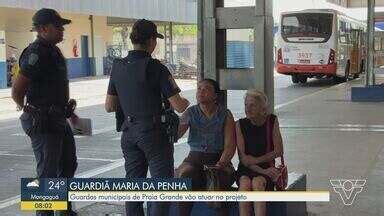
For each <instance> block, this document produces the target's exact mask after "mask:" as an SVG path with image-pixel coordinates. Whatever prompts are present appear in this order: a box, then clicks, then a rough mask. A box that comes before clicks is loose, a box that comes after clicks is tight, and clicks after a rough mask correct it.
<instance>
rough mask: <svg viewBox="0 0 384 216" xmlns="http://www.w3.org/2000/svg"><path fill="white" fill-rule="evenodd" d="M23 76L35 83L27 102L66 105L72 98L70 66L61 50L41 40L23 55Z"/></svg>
mask: <svg viewBox="0 0 384 216" xmlns="http://www.w3.org/2000/svg"><path fill="white" fill-rule="evenodd" d="M19 65H20V71H21V72H20V73H21V74H23V75H24V76H25V77H27V78H29V79H30V80H31V84H30V86H29V88H28V90H27V94H26V96H27V103H30V104H32V105H35V106H50V105H58V106H64V105H66V104H67V102H68V99H69V95H68V94H69V93H68V92H69V90H68V78H67V66H66V62H65V58H64V56H63V54H62V53H61V51H60V49H59V48H58V47H57V46H55V45H52V44H49V43H48V42H47V41H45V40H44V39H43V38H40V37H38V38H37V39H36V40H35V41H34V42H33V43H31V44H30V45H29V46H28V47H27V48H26V49H25V50H24V51H23V53H22V54H21V56H20V61H19Z"/></svg>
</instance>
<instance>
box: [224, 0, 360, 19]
mask: <svg viewBox="0 0 384 216" xmlns="http://www.w3.org/2000/svg"><path fill="white" fill-rule="evenodd" d="M271 1H272V0H271ZM224 2H225V6H226V7H231V6H251V5H252V6H253V5H255V0H224ZM320 8H328V9H329V8H332V9H336V10H338V11H340V12H343V13H345V14H347V15H348V16H351V17H353V18H355V19H359V20H366V17H367V11H366V9H345V8H343V7H338V6H336V5H334V4H330V3H327V2H326V0H273V14H274V15H273V16H274V20H275V22H277V21H278V20H279V16H280V13H281V12H285V11H295V10H303V9H320Z"/></svg>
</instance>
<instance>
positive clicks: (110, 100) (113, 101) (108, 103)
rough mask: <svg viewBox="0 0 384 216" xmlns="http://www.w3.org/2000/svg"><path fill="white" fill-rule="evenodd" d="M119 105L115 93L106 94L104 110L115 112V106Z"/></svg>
mask: <svg viewBox="0 0 384 216" xmlns="http://www.w3.org/2000/svg"><path fill="white" fill-rule="evenodd" d="M118 105H119V98H118V97H117V96H116V95H110V94H107V98H106V99H105V110H106V111H107V112H108V113H110V112H116V110H117V106H118Z"/></svg>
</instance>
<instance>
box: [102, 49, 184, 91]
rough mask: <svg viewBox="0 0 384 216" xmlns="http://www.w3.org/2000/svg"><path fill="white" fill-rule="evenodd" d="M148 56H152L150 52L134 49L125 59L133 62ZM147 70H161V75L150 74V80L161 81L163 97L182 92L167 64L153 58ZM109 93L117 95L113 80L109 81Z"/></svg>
mask: <svg viewBox="0 0 384 216" xmlns="http://www.w3.org/2000/svg"><path fill="white" fill-rule="evenodd" d="M148 57H151V55H150V54H149V53H148V52H145V51H141V50H132V51H129V53H128V56H127V57H126V58H125V60H126V61H128V62H133V61H136V60H139V59H142V58H148ZM146 72H147V73H148V74H151V73H156V72H159V76H148V77H149V80H148V82H153V83H156V82H157V83H159V84H160V89H161V93H162V95H163V97H165V98H170V97H172V96H174V95H176V94H178V93H180V88H179V87H178V86H177V84H176V82H175V80H174V79H173V77H172V75H171V73H170V72H169V70H168V68H167V67H166V66H165V65H163V64H161V63H160V62H159V61H158V60H155V59H152V60H151V61H149V63H148V66H147V71H146ZM157 77H159V80H156V78H157ZM108 94H109V95H115V96H117V91H116V87H115V85H114V83H113V82H111V81H110V82H109V86H108Z"/></svg>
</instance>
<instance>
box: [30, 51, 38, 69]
mask: <svg viewBox="0 0 384 216" xmlns="http://www.w3.org/2000/svg"><path fill="white" fill-rule="evenodd" d="M38 60H39V56H38V55H37V54H36V53H31V54H29V56H28V64H29V65H32V66H33V65H35V64H36V62H37V61H38Z"/></svg>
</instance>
